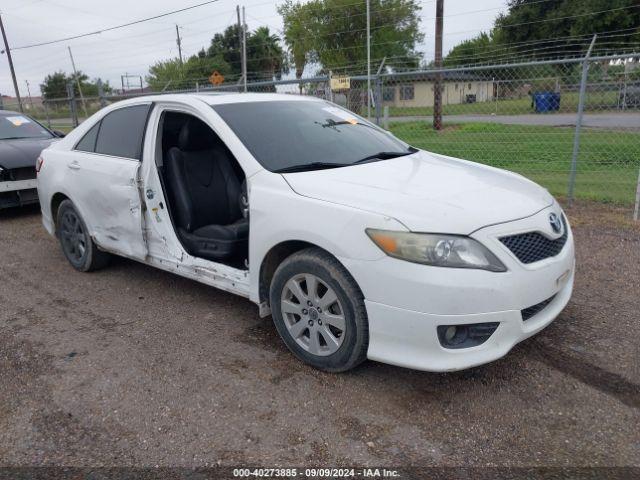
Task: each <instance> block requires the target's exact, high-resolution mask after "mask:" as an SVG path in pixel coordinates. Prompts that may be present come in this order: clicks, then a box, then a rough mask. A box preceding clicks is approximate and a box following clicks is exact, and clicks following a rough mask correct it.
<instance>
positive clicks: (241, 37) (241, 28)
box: [236, 5, 247, 82]
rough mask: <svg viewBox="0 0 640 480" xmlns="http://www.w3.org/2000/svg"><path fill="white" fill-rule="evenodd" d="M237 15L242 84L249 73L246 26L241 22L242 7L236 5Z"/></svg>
mask: <svg viewBox="0 0 640 480" xmlns="http://www.w3.org/2000/svg"><path fill="white" fill-rule="evenodd" d="M236 14H237V15H238V49H239V50H240V69H241V70H242V77H241V78H240V82H244V81H245V78H246V76H247V72H245V71H244V67H245V65H244V25H243V22H242V20H240V5H236Z"/></svg>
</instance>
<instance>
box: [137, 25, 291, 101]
mask: <svg viewBox="0 0 640 480" xmlns="http://www.w3.org/2000/svg"><path fill="white" fill-rule="evenodd" d="M239 33H240V29H239V28H238V26H237V25H231V26H229V27H227V28H226V29H225V30H224V32H222V33H216V34H215V35H214V36H213V38H212V39H211V43H210V44H209V46H208V47H207V48H206V49H204V48H203V49H202V50H200V51H199V52H198V53H197V55H193V56H191V57H189V59H187V61H186V62H184V65H181V64H180V60H178V59H175V58H174V59H170V60H163V61H160V62H157V63H156V64H154V65H152V66H151V67H150V68H149V75H147V77H146V80H147V83H148V84H149V86H150V87H151V88H152V89H153V90H163V89H165V88H166V89H175V88H193V87H194V86H195V84H196V82H200V83H202V82H204V81H206V79H207V78H208V77H209V76H210V75H211V74H212V73H213V72H214V71H215V70H217V71H218V72H220V73H221V74H222V75H224V76H226V77H227V78H228V82H230V83H233V82H235V81H237V80H238V79H239V78H240V76H241V73H242V48H241V43H240V35H239ZM287 69H288V66H287V58H286V55H285V53H284V51H283V50H282V47H281V46H280V39H279V38H278V36H277V35H273V34H271V32H270V31H269V29H268V28H267V27H260V28H258V29H257V30H255V31H254V32H248V33H247V72H248V74H247V78H248V80H249V81H257V80H273V79H274V78H280V77H281V76H282V74H283V73H284V72H286V71H287Z"/></svg>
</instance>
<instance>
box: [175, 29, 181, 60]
mask: <svg viewBox="0 0 640 480" xmlns="http://www.w3.org/2000/svg"><path fill="white" fill-rule="evenodd" d="M176 43H177V44H178V57H179V58H180V65H182V39H181V38H180V30H179V29H178V25H177V24H176Z"/></svg>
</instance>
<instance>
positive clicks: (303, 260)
mask: <svg viewBox="0 0 640 480" xmlns="http://www.w3.org/2000/svg"><path fill="white" fill-rule="evenodd" d="M269 297H270V304H271V313H272V316H273V321H274V324H275V326H276V329H277V330H278V333H279V334H280V336H281V337H282V339H283V340H284V342H285V344H286V345H287V347H288V348H289V350H291V352H293V354H294V355H295V356H296V357H298V358H299V359H300V360H302V361H303V362H305V363H307V364H309V365H311V366H313V367H315V368H318V369H320V370H324V371H326V372H344V371H347V370H350V369H352V368H354V367H356V366H357V365H359V364H360V363H362V362H363V361H364V360H365V359H366V357H367V348H368V346H369V323H368V320H367V312H366V309H365V305H364V296H363V295H362V292H361V291H360V288H359V287H358V285H357V284H356V282H355V280H354V279H353V277H352V276H351V275H350V274H349V272H348V271H347V269H346V268H344V266H343V265H342V264H341V263H340V262H339V261H338V260H337V259H336V258H335V257H333V256H332V255H330V254H329V253H327V252H325V251H324V250H321V249H319V248H308V249H305V250H302V251H300V252H297V253H294V254H293V255H291V256H290V257H288V258H287V259H285V260H284V261H283V262H282V263H281V264H280V266H279V267H278V268H277V269H276V272H275V274H274V276H273V280H272V282H271V287H270V292H269Z"/></svg>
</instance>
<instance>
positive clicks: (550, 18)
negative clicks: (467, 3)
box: [445, 0, 640, 65]
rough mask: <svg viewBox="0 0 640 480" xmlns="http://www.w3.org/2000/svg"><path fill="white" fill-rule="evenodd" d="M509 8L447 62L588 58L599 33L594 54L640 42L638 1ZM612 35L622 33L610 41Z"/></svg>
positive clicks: (512, 0)
mask: <svg viewBox="0 0 640 480" xmlns="http://www.w3.org/2000/svg"><path fill="white" fill-rule="evenodd" d="M507 5H508V11H507V12H506V13H504V14H501V15H499V16H498V18H496V20H495V22H494V28H493V30H492V31H491V32H490V33H489V34H481V35H479V36H478V37H476V38H474V39H472V40H467V41H464V42H462V43H461V44H459V45H457V46H456V47H454V49H452V51H451V52H450V53H449V54H448V55H447V59H445V63H448V64H449V65H453V64H457V65H460V64H470V63H475V62H476V61H479V62H487V61H496V62H501V61H509V60H512V59H513V58H515V57H520V58H525V57H526V58H533V59H543V58H557V57H568V56H577V55H583V54H584V53H585V52H586V50H587V47H588V44H589V42H590V41H591V36H592V35H593V34H594V33H600V38H599V40H598V41H596V44H595V47H594V51H593V53H594V54H616V53H622V52H624V51H627V50H628V49H629V47H631V46H634V45H637V43H638V42H639V41H640V8H638V6H640V3H638V0H581V1H575V0H556V1H544V2H541V1H539V0H509V2H508V4H507ZM607 32H617V33H616V36H615V37H611V38H609V39H607ZM465 56H466V57H467V58H466V59H464V58H462V57H465Z"/></svg>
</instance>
